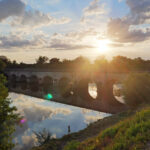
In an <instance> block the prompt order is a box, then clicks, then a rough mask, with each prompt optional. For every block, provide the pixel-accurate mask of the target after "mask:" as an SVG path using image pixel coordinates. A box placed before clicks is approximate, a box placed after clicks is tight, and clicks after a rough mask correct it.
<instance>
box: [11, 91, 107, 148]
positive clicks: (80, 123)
mask: <svg viewBox="0 0 150 150" xmlns="http://www.w3.org/2000/svg"><path fill="white" fill-rule="evenodd" d="M9 98H11V100H12V101H13V105H15V106H16V107H17V109H18V112H19V113H20V114H21V115H22V116H23V119H22V120H21V121H20V124H21V127H20V126H17V127H16V132H15V133H14V137H15V138H14V143H15V144H16V146H15V148H14V150H28V149H30V148H31V147H32V146H35V145H36V144H37V139H36V136H35V134H34V132H39V131H42V130H43V129H46V131H48V132H50V133H51V135H52V137H54V138H60V137H62V136H63V135H66V134H68V126H70V129H71V133H72V132H77V131H79V130H82V129H84V128H86V127H87V126H88V124H90V123H92V122H95V121H97V120H98V119H102V118H104V117H107V116H110V114H106V113H102V112H97V111H93V110H88V109H84V108H79V107H74V106H69V105H65V104H60V103H56V102H53V101H46V100H43V99H40V98H35V97H31V96H27V95H23V94H16V93H9Z"/></svg>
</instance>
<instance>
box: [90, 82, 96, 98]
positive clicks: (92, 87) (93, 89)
mask: <svg viewBox="0 0 150 150" xmlns="http://www.w3.org/2000/svg"><path fill="white" fill-rule="evenodd" d="M88 91H89V94H90V95H91V97H92V98H94V99H96V98H97V95H98V94H97V85H96V83H94V82H93V83H89V85H88Z"/></svg>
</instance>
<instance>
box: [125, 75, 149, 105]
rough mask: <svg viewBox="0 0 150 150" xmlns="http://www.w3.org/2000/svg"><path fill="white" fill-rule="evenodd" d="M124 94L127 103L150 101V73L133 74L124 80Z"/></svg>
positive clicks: (136, 103) (135, 103)
mask: <svg viewBox="0 0 150 150" xmlns="http://www.w3.org/2000/svg"><path fill="white" fill-rule="evenodd" d="M123 95H124V98H125V102H126V104H128V105H129V106H137V105H139V104H141V103H149V102H150V75H149V74H148V73H144V74H142V73H139V74H131V75H129V76H128V78H127V79H126V80H125V81H124V82H123Z"/></svg>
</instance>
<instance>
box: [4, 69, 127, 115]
mask: <svg viewBox="0 0 150 150" xmlns="http://www.w3.org/2000/svg"><path fill="white" fill-rule="evenodd" d="M5 74H6V75H7V77H8V85H9V89H10V91H12V92H18V93H23V94H27V95H30V96H35V97H39V98H44V99H47V97H46V95H47V94H50V95H51V97H50V99H49V100H51V101H55V102H59V103H63V104H69V105H73V106H78V107H83V108H87V109H93V110H97V111H101V112H107V113H118V112H121V111H124V110H127V106H126V105H125V104H122V103H120V102H119V101H117V100H116V98H115V96H114V94H113V85H114V84H115V83H117V82H120V81H122V80H124V79H125V78H126V77H127V76H128V75H129V74H128V73H113V72H110V73H106V72H98V73H95V72H69V71H59V70H44V69H39V70H37V69H7V70H5ZM89 83H95V84H96V86H97V96H96V98H93V97H92V96H91V95H90V93H89V91H88V84H89Z"/></svg>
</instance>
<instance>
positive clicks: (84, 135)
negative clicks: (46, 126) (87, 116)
mask: <svg viewBox="0 0 150 150" xmlns="http://www.w3.org/2000/svg"><path fill="white" fill-rule="evenodd" d="M143 107H145V106H142V107H140V108H138V109H136V110H134V111H126V112H122V113H119V114H115V115H112V116H110V117H106V118H104V119H101V120H98V121H97V122H94V123H92V124H91V125H89V126H88V127H87V128H86V129H84V130H82V131H79V132H77V133H72V134H70V135H66V136H64V137H62V138H60V139H56V140H51V141H49V142H47V143H45V144H44V145H43V146H39V147H35V148H33V149H32V150H49V149H50V150H63V149H64V146H65V145H66V144H67V143H69V142H71V141H78V142H79V143H81V144H80V145H81V147H80V149H81V150H86V149H88V148H87V147H86V146H85V145H89V143H90V142H91V141H92V143H90V144H94V145H95V143H94V142H96V136H99V134H100V133H101V132H103V131H105V129H106V130H107V129H108V128H110V127H112V126H113V125H115V124H118V123H119V122H124V121H125V120H126V119H129V118H130V117H132V116H134V115H135V114H136V112H137V111H141V109H143ZM149 110H150V108H149ZM89 139H90V140H89ZM83 141H84V142H83ZM78 142H77V143H78ZM79 143H78V144H79ZM83 143H87V144H85V145H84V144H83ZM72 145H75V144H74V142H73V143H72ZM84 146H85V147H84ZM68 147H69V146H68ZM93 149H94V148H93ZM66 150H75V149H66ZM88 150H92V148H91V149H88Z"/></svg>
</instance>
